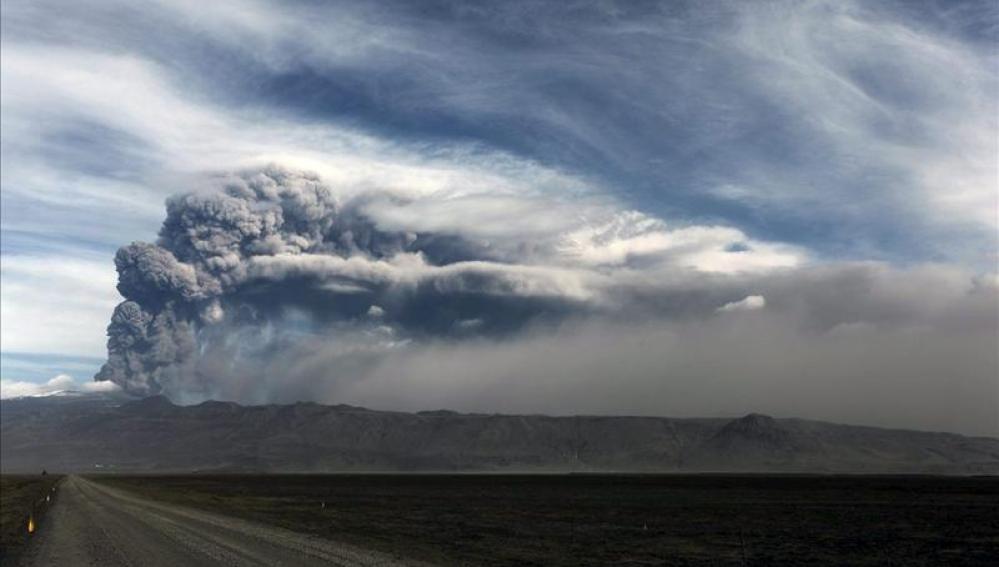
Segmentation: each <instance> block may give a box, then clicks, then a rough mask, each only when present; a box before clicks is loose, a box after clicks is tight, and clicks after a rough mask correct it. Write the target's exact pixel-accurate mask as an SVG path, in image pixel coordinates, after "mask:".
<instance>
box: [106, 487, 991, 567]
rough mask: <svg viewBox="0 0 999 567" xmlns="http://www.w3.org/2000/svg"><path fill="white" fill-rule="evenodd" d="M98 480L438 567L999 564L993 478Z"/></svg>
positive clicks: (163, 498) (172, 500)
mask: <svg viewBox="0 0 999 567" xmlns="http://www.w3.org/2000/svg"><path fill="white" fill-rule="evenodd" d="M94 479H95V480H98V481H100V482H104V483H107V484H110V485H114V486H117V487H121V488H125V489H128V490H132V491H135V492H138V493H141V494H143V495H145V496H147V497H150V498H154V499H160V500H165V501H170V502H175V503H178V504H183V505H187V506H193V507H198V508H203V509H207V510H212V511H216V512H219V513H223V514H230V515H234V516H239V517H244V518H248V519H251V520H256V521H260V522H265V523H270V524H274V525H279V526H282V527H286V528H290V529H293V530H298V531H303V532H308V533H313V534H317V535H321V536H324V537H329V538H332V539H338V540H341V541H347V542H351V543H355V544H359V545H362V546H366V547H370V548H374V549H381V550H386V551H392V552H396V553H400V554H403V555H407V556H410V557H414V558H418V559H424V560H429V561H434V562H438V563H441V564H444V565H487V566H497V565H556V566H557V565H565V566H569V565H610V564H614V565H663V564H667V565H773V564H809V565H844V564H850V565H887V564H893V565H940V564H946V565H991V564H993V563H992V562H993V561H994V560H995V558H996V557H999V479H995V478H942V477H808V476H801V477H799V476H710V475H700V476H652V475H649V476H626V475H569V476H555V475H552V476H541V475H532V476H526V475H525V476H517V475H505V476H501V475H323V476H318V475H316V476H310V475H257V476H255V475H226V476H213V475H205V476H200V475H190V476H158V477H126V476H121V477H111V476H107V477H95V478H94ZM324 501H325V502H326V503H327V505H326V508H325V509H323V507H322V502H324Z"/></svg>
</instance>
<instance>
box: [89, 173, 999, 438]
mask: <svg viewBox="0 0 999 567" xmlns="http://www.w3.org/2000/svg"><path fill="white" fill-rule="evenodd" d="M115 263H116V266H117V269H118V275H119V282H118V290H119V292H120V293H121V294H122V295H123V296H124V297H125V301H124V302H122V303H121V304H120V305H118V307H117V308H116V309H115V312H114V315H113V317H112V320H111V324H110V326H109V327H108V334H109V340H108V351H109V353H108V361H107V363H106V364H105V365H104V367H103V368H102V369H101V371H100V373H99V374H98V375H97V376H96V378H97V380H99V381H102V380H110V381H112V382H114V383H116V384H118V385H120V386H121V387H122V388H123V389H125V390H126V391H127V392H130V393H133V394H139V395H145V394H152V393H164V394H167V395H169V396H170V397H172V398H173V399H174V400H177V401H180V402H196V401H200V400H204V399H207V398H219V399H230V400H236V401H241V402H248V403H262V402H292V401H296V400H315V401H321V402H346V403H358V404H364V405H372V406H376V407H383V408H399V409H414V410H416V409H427V408H429V407H451V408H454V409H465V410H477V411H540V412H546V413H567V412H568V413H571V412H580V411H584V412H592V413H643V414H656V413H658V414H672V415H680V414H687V415H690V414H719V413H721V414H725V415H733V414H737V413H740V412H745V411H751V410H758V411H768V412H772V413H777V414H784V415H802V416H805V417H819V418H826V419H832V420H837V419H839V420H848V421H855V422H874V423H879V424H882V425H902V426H909V427H931V428H942V429H951V430H960V431H966V432H973V433H982V432H984V433H995V432H996V431H999V429H997V428H999V415H997V414H999V412H997V411H996V410H995V405H994V403H992V402H994V400H995V398H996V396H997V395H999V391H997V389H999V385H997V384H996V381H995V376H996V375H997V373H999V356H997V355H996V349H995V348H994V346H995V344H996V342H997V340H999V309H997V306H999V286H997V284H996V279H995V276H994V275H984V276H983V275H978V276H976V275H974V274H971V273H969V272H967V271H965V270H962V269H959V268H954V267H947V266H940V265H924V266H915V267H910V268H898V267H890V266H887V265H885V264H881V263H875V262H863V263H848V262H819V261H816V260H812V259H809V258H808V257H807V255H806V254H804V253H803V252H802V251H801V250H799V249H796V248H793V247H789V246H786V245H781V244H775V243H767V242H759V241H754V240H753V239H751V238H748V237H747V236H746V235H745V234H743V233H741V232H740V231H738V230H735V229H732V228H728V227H717V226H698V225H685V226H677V227H671V226H667V225H666V224H665V223H664V222H663V221H661V220H659V219H655V218H651V217H648V216H646V215H643V214H641V213H638V212H635V211H627V210H624V209H622V208H621V207H619V206H617V205H615V204H614V203H608V202H605V201H590V200H588V199H587V198H585V197H580V198H576V199H575V200H573V201H557V200H555V199H554V198H552V197H550V196H545V195H529V194H509V195H497V194H479V193H475V192H474V191H473V190H466V191H455V192H449V193H445V194H442V193H433V194H418V193H414V194H400V193H389V192H383V191H363V190H362V191H357V190H354V191H352V192H351V191H343V192H340V191H339V190H337V191H334V190H333V189H331V188H330V187H328V186H326V185H325V184H323V183H322V182H321V181H320V180H319V179H318V178H317V177H315V176H313V175H310V174H303V173H297V172H291V171H287V170H283V169H280V168H275V167H272V168H268V169H265V170H263V171H257V172H247V173H241V174H237V175H232V176H227V177H223V178H220V179H217V180H216V181H215V182H214V184H212V185H211V186H210V187H209V188H207V189H206V190H203V191H196V192H191V193H187V194H183V195H179V196H177V197H174V198H172V199H170V200H169V202H168V203H167V218H166V220H165V221H164V223H163V227H162V230H161V232H160V235H159V239H158V241H157V243H156V244H148V243H133V244H131V245H128V246H125V247H124V248H122V249H121V250H120V251H119V252H118V254H117V256H116V258H115ZM983 400H984V403H983ZM954 407H961V408H963V410H962V412H958V413H955V412H954V411H953V408H954ZM850 408H854V409H855V410H856V411H853V410H851V409H850ZM875 408H880V409H875ZM865 416H866V417H865ZM874 416H876V417H877V419H874Z"/></svg>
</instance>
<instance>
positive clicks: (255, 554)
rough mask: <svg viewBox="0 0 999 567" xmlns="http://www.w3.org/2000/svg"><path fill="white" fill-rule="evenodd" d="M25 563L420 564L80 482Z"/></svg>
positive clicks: (74, 481)
mask: <svg viewBox="0 0 999 567" xmlns="http://www.w3.org/2000/svg"><path fill="white" fill-rule="evenodd" d="M36 537H37V541H35V542H33V545H32V548H31V549H30V550H29V551H28V553H27V554H26V555H25V556H24V557H23V558H22V562H21V563H22V564H23V565H38V566H47V567H59V566H73V567H76V566H80V567H82V566H86V565H102V566H107V567H116V566H120V565H129V566H136V567H140V566H142V567H145V566H149V567H161V566H162V567H168V566H169V567H176V566H180V565H185V566H192V567H197V566H203V565H261V566H264V565H266V566H271V565H288V566H298V565H303V566H307V565H342V566H347V565H350V566H354V565H357V566H362V565H363V566H368V565H378V566H384V567H389V566H396V565H414V564H415V562H410V561H407V560H404V559H401V558H398V557H393V556H391V555H387V554H383V553H379V552H374V551H368V550H364V549H359V548H356V547H353V546H349V545H345V544H340V543H337V542H332V541H329V540H325V539H320V538H316V537H312V536H307V535H303V534H298V533H295V532H292V531H288V530H284V529H281V528H276V527H272V526H265V525H261V524H255V523H251V522H247V521H245V520H241V519H236V518H231V517H227V516H221V515H216V514H211V513H207V512H203V511H200V510H192V509H189V508H182V507H179V506H174V505H170V504H164V503H160V502H152V501H149V500H145V499H142V498H140V497H138V496H135V495H133V494H131V493H128V492H123V491H121V490H117V489H113V488H109V487H107V486H103V485H101V484H97V483H95V482H92V481H89V480H86V479H83V478H80V477H77V476H71V477H68V478H67V479H66V480H65V481H64V482H63V483H62V484H61V486H60V487H59V495H58V498H57V501H56V504H55V505H54V506H53V508H52V510H51V511H50V512H49V515H48V516H47V517H46V521H45V526H44V527H43V529H40V530H39V532H38V533H37V535H36Z"/></svg>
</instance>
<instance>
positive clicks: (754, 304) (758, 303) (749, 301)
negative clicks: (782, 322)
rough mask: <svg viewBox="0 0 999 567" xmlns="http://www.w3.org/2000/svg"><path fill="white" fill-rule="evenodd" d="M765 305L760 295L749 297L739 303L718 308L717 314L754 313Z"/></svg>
mask: <svg viewBox="0 0 999 567" xmlns="http://www.w3.org/2000/svg"><path fill="white" fill-rule="evenodd" d="M766 305H767V300H766V299H765V298H764V297H763V296H762V295H749V296H746V297H744V298H742V299H740V300H739V301H733V302H731V303H726V304H725V305H722V306H721V307H719V308H718V312H719V313H724V312H729V311H756V310H758V309H763V308H764V307H766Z"/></svg>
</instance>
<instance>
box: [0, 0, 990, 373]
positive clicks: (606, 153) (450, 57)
mask: <svg viewBox="0 0 999 567" xmlns="http://www.w3.org/2000/svg"><path fill="white" fill-rule="evenodd" d="M997 24H999V8H997V6H996V4H995V3H994V2H989V1H981V2H932V1H926V2H850V1H836V2H820V1H816V2H779V1H775V2H721V1H719V2H668V3H667V2H647V3H646V2H597V1H587V2H506V3H500V4H497V3H493V2H482V3H476V2H427V3H413V2H357V3H354V2H333V3H329V2H282V3H270V2H257V1H240V2H236V3H226V4H225V5H221V4H219V5H216V4H212V3H208V4H206V3H204V2H188V1H170V2H167V1H163V2H151V3H143V4H142V5H141V6H140V5H138V4H135V3H132V2H114V1H97V2H87V3H69V4H67V3H63V2H46V1H30V2H29V1H23V2H22V1H5V2H4V4H3V35H2V41H3V58H2V68H0V72H2V122H3V129H2V140H0V141H2V157H3V170H2V178H0V182H2V227H0V231H2V234H0V236H2V260H3V290H2V300H3V305H2V307H3V309H2V311H3V326H2V331H3V334H2V361H3V366H2V376H3V378H4V379H5V380H19V381H34V382H37V381H41V380H45V379H48V378H51V377H52V376H54V375H56V374H60V373H68V374H71V375H72V376H74V377H75V378H77V379H79V380H85V379H88V378H89V375H90V374H92V373H93V372H94V371H96V370H97V368H98V367H99V366H100V363H101V362H102V360H103V357H104V355H105V344H104V343H105V340H106V339H105V335H104V328H105V326H106V325H107V321H108V320H109V317H110V314H111V311H112V310H113V309H114V306H115V304H116V303H117V302H118V301H120V300H121V297H120V296H119V295H118V294H117V292H116V291H115V289H114V283H115V272H114V265H113V263H112V257H113V254H114V251H115V250H116V249H117V248H118V247H119V246H121V245H123V244H126V243H128V242H131V241H133V240H145V241H153V240H155V238H156V234H157V231H158V230H159V227H160V223H161V222H162V220H163V216H164V207H163V203H164V201H165V199H166V198H167V197H168V196H169V195H172V194H175V193H178V192H184V191H189V190H191V189H192V188H194V187H198V186H201V185H203V184H204V183H205V179H206V178H208V177H211V176H212V175H217V174H223V173H228V172H232V171H238V170H242V169H245V168H254V167H261V166H264V165H266V164H277V165H279V166H281V167H288V168H292V169H296V170H297V169H301V170H308V171H315V172H317V173H318V174H319V175H320V176H321V177H322V178H323V180H324V181H325V182H327V183H329V184H330V185H331V186H334V187H337V188H339V189H338V190H340V191H342V192H343V193H344V194H345V195H351V194H357V193H359V192H363V191H367V190H372V189H378V190H389V191H399V192H405V193H406V194H412V195H420V196H423V197H427V199H428V200H427V201H426V202H427V203H428V204H426V206H424V207H423V208H422V209H419V210H417V209H416V208H413V207H410V208H408V209H406V211H408V212H406V211H395V210H388V209H385V210H382V211H380V212H379V213H378V215H376V216H378V218H379V222H380V223H381V225H383V226H393V227H396V228H400V229H401V228H405V227H418V228H421V229H425V230H436V231H443V232H449V233H462V234H472V233H475V234H479V235H480V236H482V235H485V236H483V238H485V237H487V236H488V238H491V239H494V240H497V241H504V242H510V241H512V240H517V239H521V238H522V235H523V234H534V232H533V231H535V229H536V228H537V227H540V226H545V225H551V223H554V222H556V221H555V220H553V219H557V217H559V216H561V217H563V218H565V217H566V216H567V215H568V216H573V215H574V217H573V218H577V217H578V218H582V219H594V218H601V219H602V218H604V217H603V216H601V215H605V216H606V215H610V216H614V215H619V213H620V214H622V215H623V214H625V213H627V214H634V215H639V216H640V218H642V219H645V220H646V221H649V222H653V221H654V222H658V223H662V225H663V226H665V227H668V230H670V231H674V230H687V232H684V233H682V234H684V235H686V236H685V237H687V238H689V239H692V241H696V243H695V244H692V245H691V246H692V247H693V248H692V249H696V250H697V252H696V253H694V252H691V253H689V254H688V256H689V258H693V259H690V260H689V263H690V265H691V266H694V268H695V269H696V270H701V271H704V272H711V273H736V272H739V273H743V272H747V271H754V270H755V271H754V273H760V274H762V273H764V272H766V271H767V270H770V269H774V270H776V269H786V268H789V267H799V268H800V267H804V266H814V267H822V266H835V265H840V264H844V263H855V262H873V263H876V264H877V265H878V266H879V268H878V269H888V270H902V271H904V270H916V271H917V272H918V271H919V270H923V269H924V267H926V266H934V267H936V268H938V269H939V270H942V271H946V272H947V273H951V272H954V273H961V274H963V276H962V277H965V278H966V279H969V280H970V279H972V278H978V279H977V280H976V281H979V280H981V281H986V280H989V278H994V274H995V271H996V262H997V234H999V233H997V214H999V213H997V161H996V156H997V153H999V146H997V139H999V138H997V136H999V125H997V122H999V118H997V117H999V113H997V89H999V83H997V81H999V54H997V48H996V45H997V43H996V41H997V34H999V31H997V30H999V27H997ZM442 195H443V196H448V199H449V200H447V206H445V205H443V204H442V203H443V202H444V201H445V199H444V198H443V197H441V196H442ZM454 196H458V197H460V198H461V199H464V200H463V201H455V200H454V199H451V197H454ZM423 197H421V198H423ZM456 203H460V204H461V206H460V207H459V206H458V205H456ZM570 205H572V206H573V207H576V208H571V207H570ZM584 205H585V206H584ZM563 207H566V208H563ZM539 208H541V209H546V210H549V211H563V213H564V214H562V215H559V214H552V215H549V216H544V215H539V214H536V213H537V210H538V209H539ZM584 209H585V210H584ZM497 211H502V214H501V213H498V212H497ZM518 211H519V212H518ZM524 211H532V212H531V213H530V214H527V213H525V212H524ZM608 211H612V212H608ZM417 213H419V214H418V216H417V217H414V216H413V215H416V214H417ZM379 215H380V216H379ZM503 215H506V216H503ZM500 217H502V218H500ZM497 218H499V220H496V221H495V222H496V224H497V226H499V228H495V229H494V228H489V227H491V226H492V225H490V224H489V219H494V220H495V219H497ZM615 218H639V217H620V216H618V217H615ZM479 219H481V220H479ZM518 219H519V220H520V221H522V222H520V224H519V225H517V226H516V229H515V230H514V229H511V228H510V227H511V226H514V224H513V223H515V221H517V220H518ZM601 222H602V221H601ZM643 222H645V221H643ZM532 223H533V224H532ZM584 224H585V223H584ZM503 227H506V228H503ZM577 228H578V227H577ZM476 230H478V231H479V232H476ZM664 230H665V229H664ZM490 231H491V232H490ZM486 233H488V234H486ZM565 234H573V235H577V236H578V234H579V231H578V230H576V229H573V230H570V229H568V228H567V229H566V230H565V232H564V234H563V236H565ZM671 234H672V233H671ZM692 235H698V236H696V237H695V236H692ZM705 235H706V236H705ZM673 236H676V235H675V234H674V235H673ZM563 240H564V239H563ZM653 240H654V239H653ZM674 240H675V238H674ZM650 241H651V240H649V238H646V239H645V240H643V241H642V242H643V243H638V242H637V241H634V240H632V241H629V242H630V244H629V246H649V244H648V242H650ZM574 242H577V243H578V239H577V241H574ZM664 246H665V245H664ZM698 247H700V248H698ZM712 247H714V248H712ZM718 247H722V248H724V247H728V248H729V249H730V251H733V250H740V249H741V250H746V252H745V253H744V254H743V256H739V257H738V261H736V255H735V254H732V255H729V256H724V255H719V254H720V252H719V253H716V251H715V252H712V251H713V250H715V248H718ZM709 252H710V254H709ZM607 253H608V251H607V250H603V251H602V252H600V254H604V256H601V257H606V254H607ZM579 254H580V255H581V256H580V257H582V256H585V255H586V254H591V255H592V254H596V253H595V252H593V251H589V252H585V253H584V252H580V253H579ZM594 257H596V256H594ZM524 261H525V262H528V260H524ZM729 261H731V262H732V263H731V265H728V264H725V263H726V262H729ZM528 263H529V262H528ZM723 264H724V265H723ZM719 266H721V267H719ZM747 266H752V269H751V270H750V269H749V268H747ZM920 273H922V272H920ZM761 277H762V276H761ZM982 278H984V280H982ZM750 292H751V290H750ZM750 292H747V293H750ZM734 299H738V298H734ZM768 301H770V302H771V304H772V303H773V301H772V300H771V299H770V298H768Z"/></svg>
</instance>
